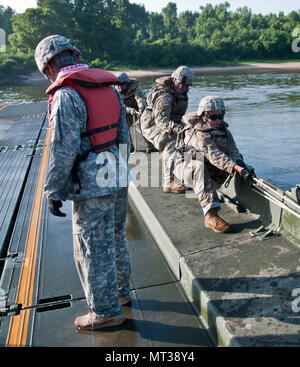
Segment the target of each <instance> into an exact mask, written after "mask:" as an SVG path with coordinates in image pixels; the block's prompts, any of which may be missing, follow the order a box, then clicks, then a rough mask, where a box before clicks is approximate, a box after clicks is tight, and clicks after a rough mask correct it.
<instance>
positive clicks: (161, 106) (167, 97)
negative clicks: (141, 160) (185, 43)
mask: <svg viewBox="0 0 300 367" xmlns="http://www.w3.org/2000/svg"><path fill="white" fill-rule="evenodd" d="M193 81H194V72H193V71H192V70H191V69H190V68H188V67H187V66H180V67H179V68H177V69H176V70H175V71H174V72H173V74H172V75H171V76H169V77H161V78H159V79H156V84H155V85H154V86H153V87H152V88H151V89H150V91H149V93H148V96H147V107H146V109H145V111H144V112H143V114H142V116H141V119H140V121H141V129H142V133H143V135H144V136H145V138H146V139H147V140H149V141H150V142H151V143H152V144H153V145H154V147H155V148H156V149H158V150H160V151H163V166H164V175H163V190H164V192H169V193H173V194H182V193H184V192H185V189H184V187H177V186H176V184H175V182H174V175H173V172H172V171H173V166H174V158H175V154H176V149H175V144H176V138H177V134H178V132H179V131H180V130H181V129H182V128H183V123H182V121H181V119H182V116H183V115H184V114H185V112H186V110H187V107H188V95H187V92H188V89H189V86H191V85H192V84H193Z"/></svg>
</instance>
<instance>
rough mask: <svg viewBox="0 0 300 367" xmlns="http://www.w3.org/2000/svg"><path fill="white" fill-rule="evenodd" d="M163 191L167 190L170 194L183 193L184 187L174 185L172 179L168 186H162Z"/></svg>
mask: <svg viewBox="0 0 300 367" xmlns="http://www.w3.org/2000/svg"><path fill="white" fill-rule="evenodd" d="M163 190H164V192H169V193H171V194H184V193H185V187H178V186H176V185H175V183H174V181H171V182H170V184H169V185H168V186H164V188H163Z"/></svg>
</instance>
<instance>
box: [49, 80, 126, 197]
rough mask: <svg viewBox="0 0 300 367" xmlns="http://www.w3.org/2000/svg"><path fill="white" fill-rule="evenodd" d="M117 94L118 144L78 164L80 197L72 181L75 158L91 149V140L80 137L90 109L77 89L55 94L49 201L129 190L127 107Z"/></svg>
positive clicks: (52, 111) (68, 88)
mask: <svg viewBox="0 0 300 367" xmlns="http://www.w3.org/2000/svg"><path fill="white" fill-rule="evenodd" d="M114 91H115V92H116V94H117V96H118V99H119V102H120V105H121V115H120V119H119V123H118V128H117V130H118V133H117V143H116V144H115V145H114V146H113V147H111V148H110V149H108V150H106V151H104V152H100V153H99V154H97V153H94V152H93V151H91V152H90V153H89V154H88V156H87V157H86V158H85V159H84V160H81V161H78V169H77V175H78V178H79V181H80V184H81V189H80V193H78V192H77V190H78V188H79V185H78V183H76V182H74V180H73V178H72V168H73V166H74V163H75V160H76V157H78V155H82V154H84V153H85V152H86V151H87V150H89V149H90V148H91V143H90V140H89V138H88V137H85V138H81V133H83V132H85V130H86V123H87V118H88V115H87V109H86V105H85V102H84V101H83V99H82V98H81V96H80V95H79V94H78V93H77V91H76V90H75V89H74V88H72V87H63V88H60V89H59V90H57V91H56V93H55V95H54V98H53V102H52V108H51V117H50V122H51V126H52V128H53V131H52V135H51V148H50V156H49V163H48V172H47V177H46V183H45V186H44V193H45V196H46V197H48V198H51V199H53V200H67V199H69V200H84V199H89V198H93V197H100V196H104V195H110V194H111V193H112V192H115V191H117V190H119V187H122V186H123V187H124V186H127V178H128V174H129V172H128V169H127V161H128V157H129V144H130V137H129V131H128V127H127V124H126V120H125V106H124V104H123V102H122V99H121V96H120V94H119V93H118V92H117V90H116V89H114ZM100 103H101V101H100ZM119 147H120V150H119ZM119 172H120V177H119V175H118V173H119Z"/></svg>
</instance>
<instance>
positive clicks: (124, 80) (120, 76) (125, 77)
mask: <svg viewBox="0 0 300 367" xmlns="http://www.w3.org/2000/svg"><path fill="white" fill-rule="evenodd" d="M116 77H117V78H118V79H119V81H120V83H122V84H123V83H129V82H130V78H129V76H128V75H127V74H126V73H125V72H119V73H117V74H116Z"/></svg>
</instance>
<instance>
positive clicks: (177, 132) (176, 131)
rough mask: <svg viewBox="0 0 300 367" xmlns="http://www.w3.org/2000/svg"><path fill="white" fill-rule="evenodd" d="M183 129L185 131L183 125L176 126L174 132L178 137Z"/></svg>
mask: <svg viewBox="0 0 300 367" xmlns="http://www.w3.org/2000/svg"><path fill="white" fill-rule="evenodd" d="M182 129H183V126H182V125H180V124H174V126H173V129H172V132H173V133H175V134H177V135H178V134H179V133H180V131H181V130H182Z"/></svg>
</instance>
